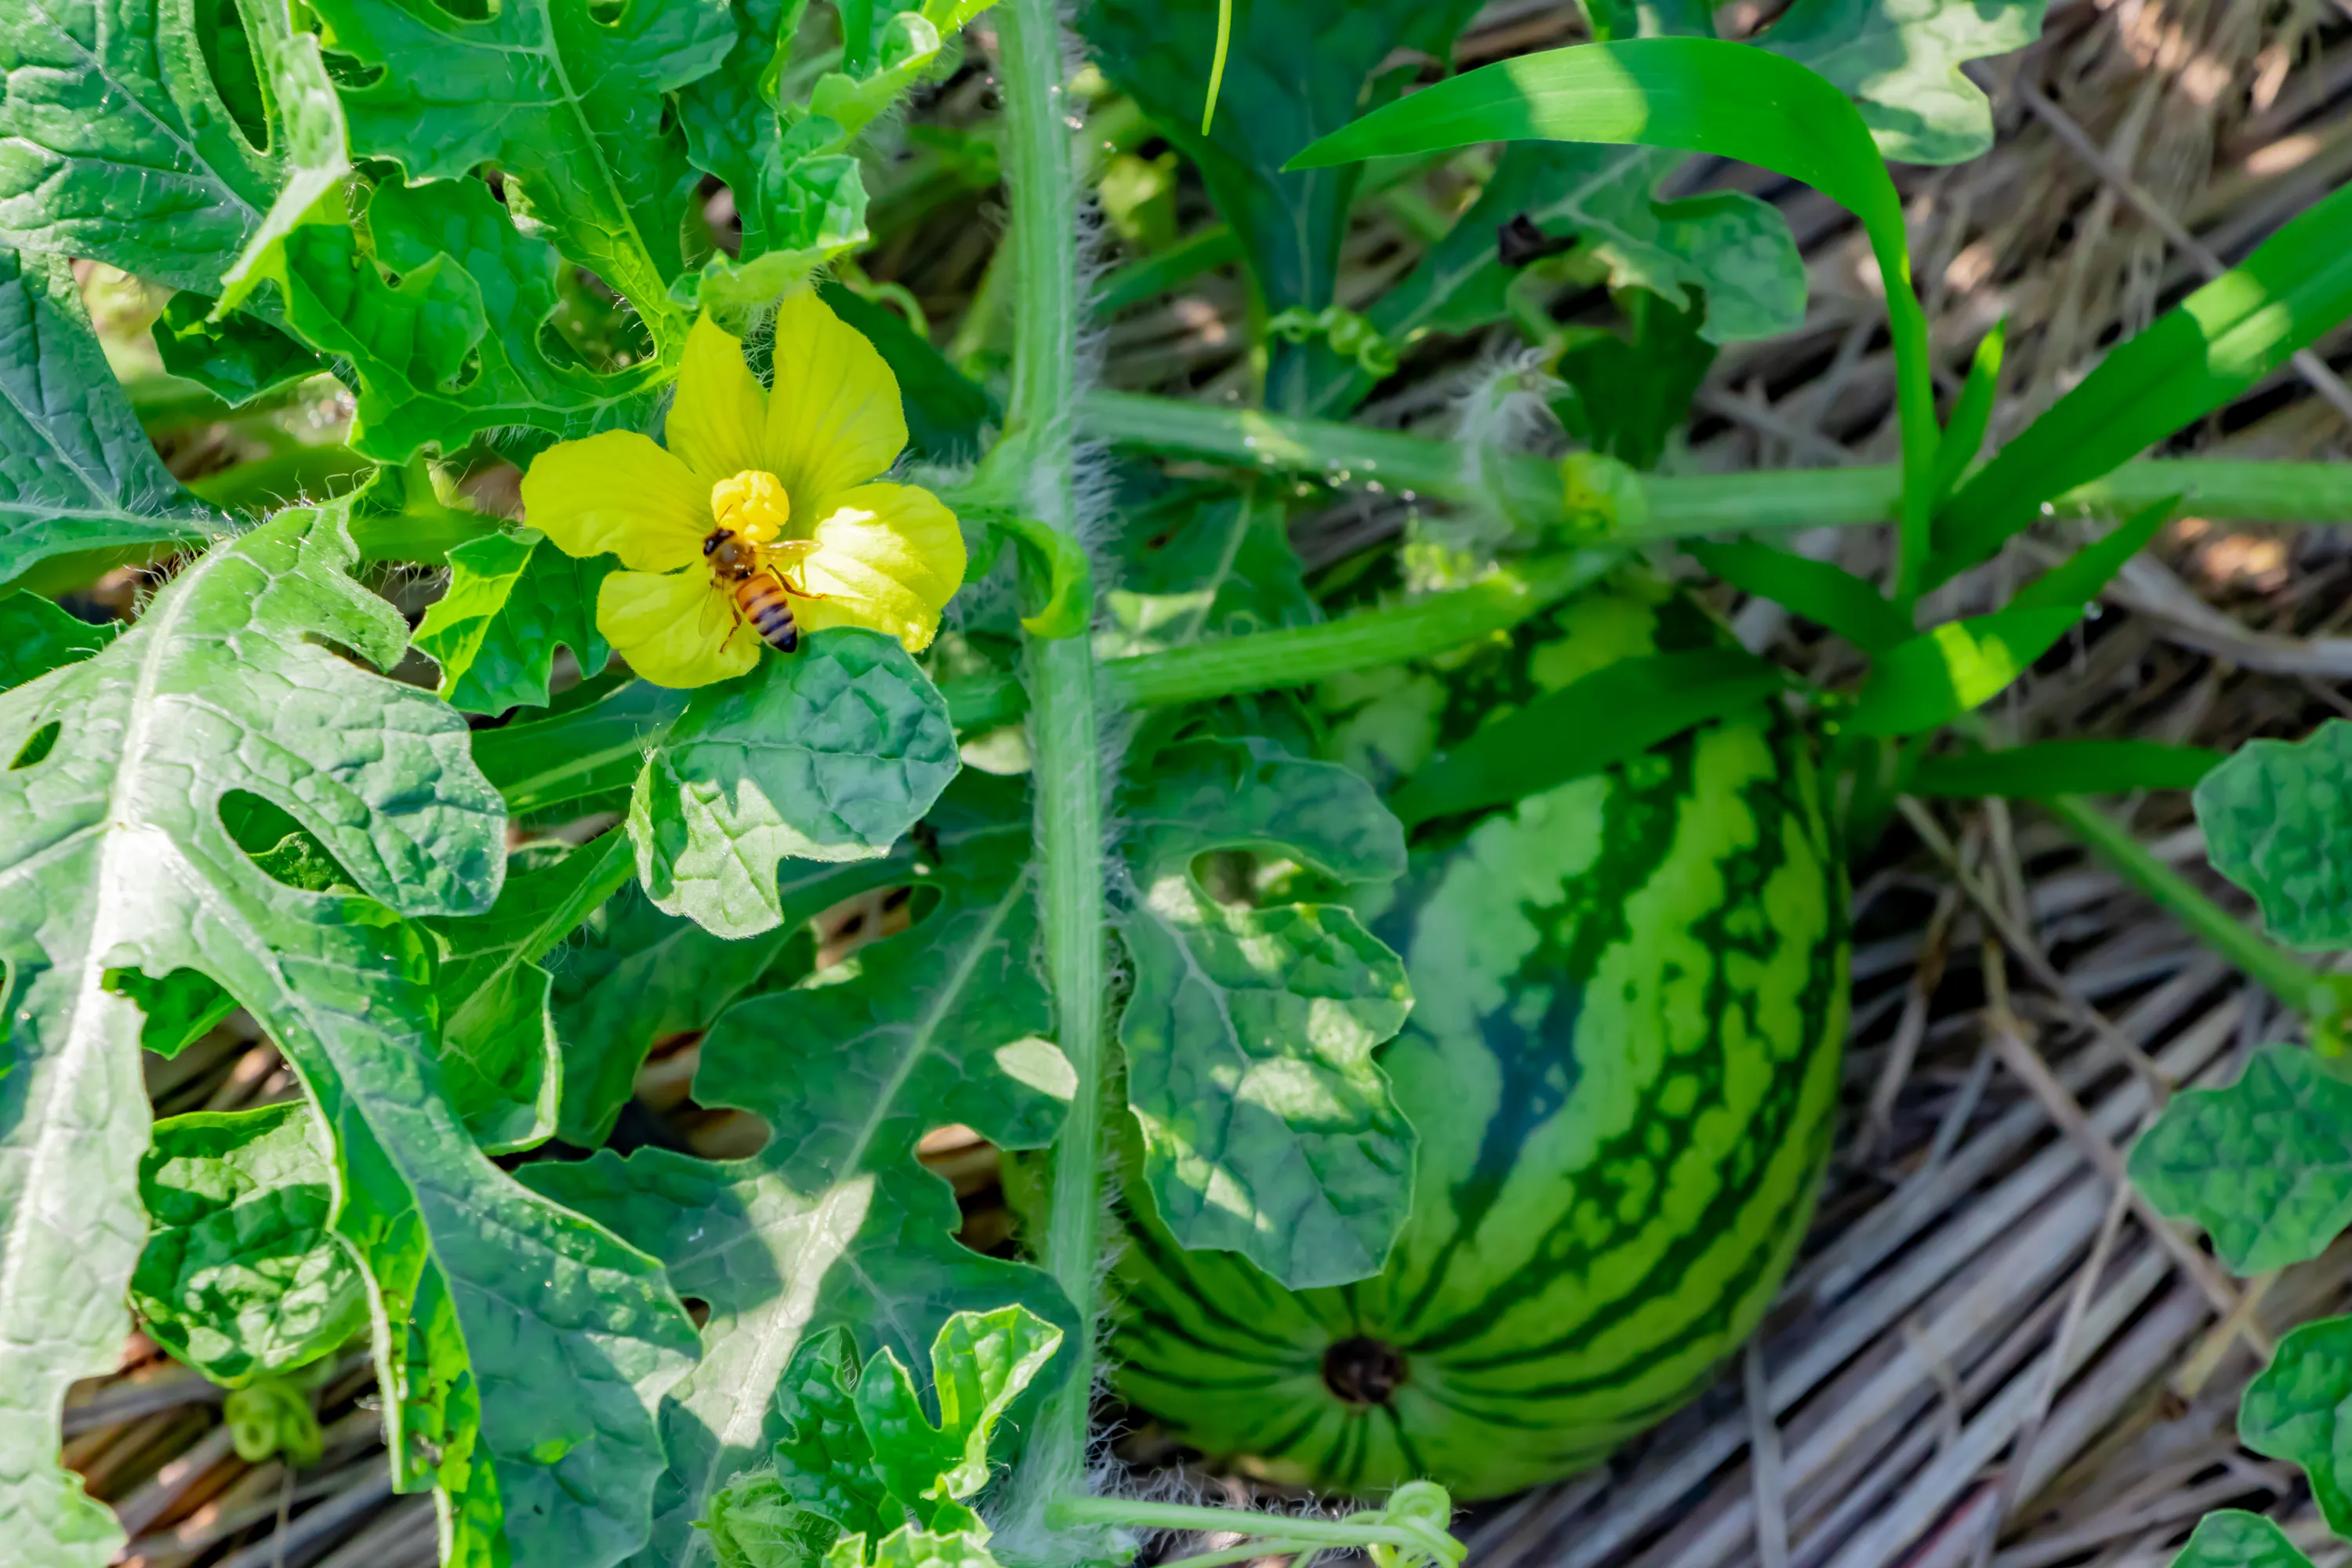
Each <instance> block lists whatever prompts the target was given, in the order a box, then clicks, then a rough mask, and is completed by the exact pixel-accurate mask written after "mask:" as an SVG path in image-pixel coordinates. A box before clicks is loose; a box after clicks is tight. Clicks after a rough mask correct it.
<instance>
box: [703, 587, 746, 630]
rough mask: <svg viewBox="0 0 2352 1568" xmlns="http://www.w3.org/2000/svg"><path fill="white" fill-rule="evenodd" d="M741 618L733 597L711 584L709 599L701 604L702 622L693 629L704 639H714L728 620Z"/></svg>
mask: <svg viewBox="0 0 2352 1568" xmlns="http://www.w3.org/2000/svg"><path fill="white" fill-rule="evenodd" d="M742 618H743V616H742V612H740V610H738V609H736V607H735V595H732V594H730V593H728V592H726V591H725V590H724V589H723V588H721V587H720V586H719V584H716V583H713V584H711V592H710V595H709V597H708V598H706V599H705V600H703V602H702V622H701V624H700V625H699V626H697V627H696V628H695V629H696V630H698V631H699V632H700V633H701V634H702V635H703V636H704V637H716V636H717V635H718V634H719V627H721V626H725V625H726V624H727V623H728V621H729V620H730V619H733V620H737V621H740V620H741V619H742Z"/></svg>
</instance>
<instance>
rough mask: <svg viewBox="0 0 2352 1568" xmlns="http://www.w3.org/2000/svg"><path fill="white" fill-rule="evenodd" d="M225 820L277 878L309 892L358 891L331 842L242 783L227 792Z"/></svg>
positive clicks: (231, 834) (233, 835)
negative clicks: (331, 850)
mask: <svg viewBox="0 0 2352 1568" xmlns="http://www.w3.org/2000/svg"><path fill="white" fill-rule="evenodd" d="M220 819H221V826H223V827H225V828H226V829H228V836H229V837H231V838H233V839H235V840H236V847H238V848H240V849H242V850H244V851H245V853H246V858H247V859H249V860H251V861H252V862H253V863H254V864H255V865H256V866H258V867H259V868H261V869H262V871H263V872H264V873H265V874H266V875H268V877H269V879H271V880H272V881H275V882H280V883H283V884H284V885H285V886H287V887H289V888H295V889H299V890H301V891H303V892H306V893H331V892H343V893H351V892H357V891H358V890H359V889H358V888H356V887H355V886H354V885H353V884H352V879H350V878H349V877H347V876H345V875H344V874H343V868H342V867H341V866H340V865H338V864H336V862H335V858H334V857H333V856H332V855H331V854H329V853H328V852H327V847H326V846H325V845H323V844H321V843H320V842H319V840H318V839H317V838H316V837H313V836H312V834H311V833H310V829H309V828H307V827H304V826H302V825H301V824H300V823H299V822H297V821H295V820H294V818H293V817H291V816H289V815H287V813H286V812H285V811H284V810H282V809H281V808H279V807H278V806H277V805H274V804H272V803H271V802H269V801H267V800H264V799H262V798H261V796H259V795H252V794H248V793H247V792H246V791H244V790H241V789H235V790H231V791H229V792H228V793H227V794H226V795H223V796H221V803H220Z"/></svg>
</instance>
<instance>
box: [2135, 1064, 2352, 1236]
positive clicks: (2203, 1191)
mask: <svg viewBox="0 0 2352 1568" xmlns="http://www.w3.org/2000/svg"><path fill="white" fill-rule="evenodd" d="M2131 1176H2132V1181H2133V1182H2134V1184H2137V1186H2138V1187H2139V1189H2140V1191H2142V1192H2144V1193H2146V1194H2147V1197H2148V1201H2149V1202H2150V1203H2152V1204H2154V1205H2156V1206H2157V1208H2158V1209H2159V1210H2160V1211H2162V1212H2163V1213H2165V1214H2167V1215H2171V1216H2172V1217H2174V1218H2176V1219H2188V1220H2194V1221H2195V1222H2196V1223H2197V1224H2199V1225H2200V1226H2204V1227H2205V1230H2206V1233H2207V1234H2208V1235H2210V1237H2212V1238H2213V1250H2214V1251H2215V1252H2216V1253H2218V1254H2219V1255H2220V1256H2221V1261H2222V1262H2224V1263H2226V1264H2228V1265H2229V1266H2230V1268H2231V1269H2232V1270H2233V1271H2234V1272H2236V1273H2239V1274H2267V1273H2269V1272H2270V1271H2271V1270H2272V1269H2273V1268H2284V1267H2286V1266H2287V1265H2288V1264H2290V1263H2301V1262H2304V1261H2305V1260H2307V1259H2309V1258H2316V1257H2318V1256H2319V1255H2320V1254H2321V1253H2322V1252H2324V1251H2326V1249H2327V1247H2328V1244H2329V1243H2331V1242H2333V1241H2334V1240H2335V1239H2336V1237H2337V1236H2338V1235H2339V1234H2341V1233H2342V1231H2343V1230H2344V1227H2345V1226H2347V1225H2352V1083H2347V1082H2346V1081H2345V1080H2344V1079H2343V1078H2342V1077H2341V1076H2340V1075H2339V1074H2337V1073H2336V1072H2335V1071H2334V1070H2332V1069H2331V1068H2330V1067H2329V1066H2328V1064H2326V1063H2325V1062H2323V1061H2321V1060H2320V1059H2319V1058H2316V1057H2315V1056H2313V1055H2312V1054H2311V1053H2310V1052H2309V1051H2307V1050H2302V1049H2299V1048H2297V1047H2293V1046H2266V1047H2263V1049H2262V1050H2260V1051H2258V1052H2256V1053H2255V1054H2254V1056H2253V1058H2252V1060H2250V1061H2248V1062H2247V1063H2246V1070H2245V1071H2244V1072H2243V1073H2242V1074H2241V1075H2239V1078H2238V1080H2237V1081H2236V1082H2235V1083H2232V1084H2231V1085H2229V1086H2228V1087H2227V1088H2225V1089H2189V1090H2187V1091H2186V1092H2184V1093H2181V1094H2179V1095H2176V1096H2174V1097H2173V1100H2172V1101H2171V1103H2169V1104H2168V1105H2167V1106H2166V1107H2165V1108H2164V1113H2163V1114H2162V1115H2160V1116H2158V1118H2157V1120H2156V1123H2155V1125H2153V1126H2151V1127H2150V1128H2149V1129H2148V1130H2147V1132H2146V1133H2144V1134H2143V1135H2142V1136H2141V1138H2140V1140H2139V1142H2138V1143H2137V1144H2136V1145H2135V1146H2134V1147H2133V1149H2132V1153H2131Z"/></svg>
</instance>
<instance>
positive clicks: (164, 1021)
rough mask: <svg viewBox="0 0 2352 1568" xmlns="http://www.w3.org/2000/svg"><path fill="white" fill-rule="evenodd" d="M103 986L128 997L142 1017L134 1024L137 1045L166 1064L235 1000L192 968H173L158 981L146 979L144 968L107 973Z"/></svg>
mask: <svg viewBox="0 0 2352 1568" xmlns="http://www.w3.org/2000/svg"><path fill="white" fill-rule="evenodd" d="M106 988H107V989H108V990H109V991H111V992H113V993H114V994H116V995H118V996H126V997H129V998H130V999H131V1004H132V1005H134V1006H136V1007H137V1008H138V1009H139V1011H140V1012H141V1013H142V1014H143V1015H145V1018H144V1021H143V1022H142V1024H141V1025H140V1026H139V1044H140V1046H141V1047H143V1048H144V1049H147V1050H151V1051H152V1052H154V1053H155V1054H156V1055H157V1056H159V1057H162V1058H164V1059H166V1060H169V1059H170V1058H173V1057H176V1056H178V1055H179V1054H180V1053H181V1052H182V1051H184V1050H185V1049H187V1048H188V1047H189V1046H191V1045H193V1044H194V1043H195V1042H196V1041H197V1040H199V1039H202V1038H203V1037H205V1035H206V1034H208V1033H210V1032H211V1030H212V1028H213V1026H215V1025H216V1024H218V1023H219V1022H220V1021H221V1020H222V1019H224V1018H226V1017H227V1016H229V1015H230V1014H231V1013H234V1012H235V1011H236V997H234V996H231V995H230V994H228V993H227V992H226V991H224V990H223V989H221V987H220V985H219V984H218V983H217V982H215V980H214V979H213V977H212V976H211V975H209V974H203V973H198V972H197V971H195V970H193V969H174V970H173V971H171V972H170V973H167V974H165V975H164V976H163V978H162V979H161V980H152V979H150V978H148V976H147V973H146V972H145V971H144V970H139V969H110V970H109V971H107V973H106Z"/></svg>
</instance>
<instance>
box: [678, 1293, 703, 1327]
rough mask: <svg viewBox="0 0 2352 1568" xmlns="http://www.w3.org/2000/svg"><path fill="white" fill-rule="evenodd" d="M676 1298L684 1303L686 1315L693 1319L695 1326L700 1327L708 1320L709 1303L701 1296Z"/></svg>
mask: <svg viewBox="0 0 2352 1568" xmlns="http://www.w3.org/2000/svg"><path fill="white" fill-rule="evenodd" d="M678 1300H679V1301H680V1302H681V1303H683V1304H684V1306H685V1308H686V1315H687V1316H688V1317H689V1318H692V1319H693V1320H694V1326H695V1327H696V1328H701V1327H702V1326H703V1325H705V1324H706V1323H708V1322H709V1321H710V1303H709V1302H708V1301H706V1300H703V1299H702V1298H701V1297H699V1296H681V1297H679V1298H678Z"/></svg>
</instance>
